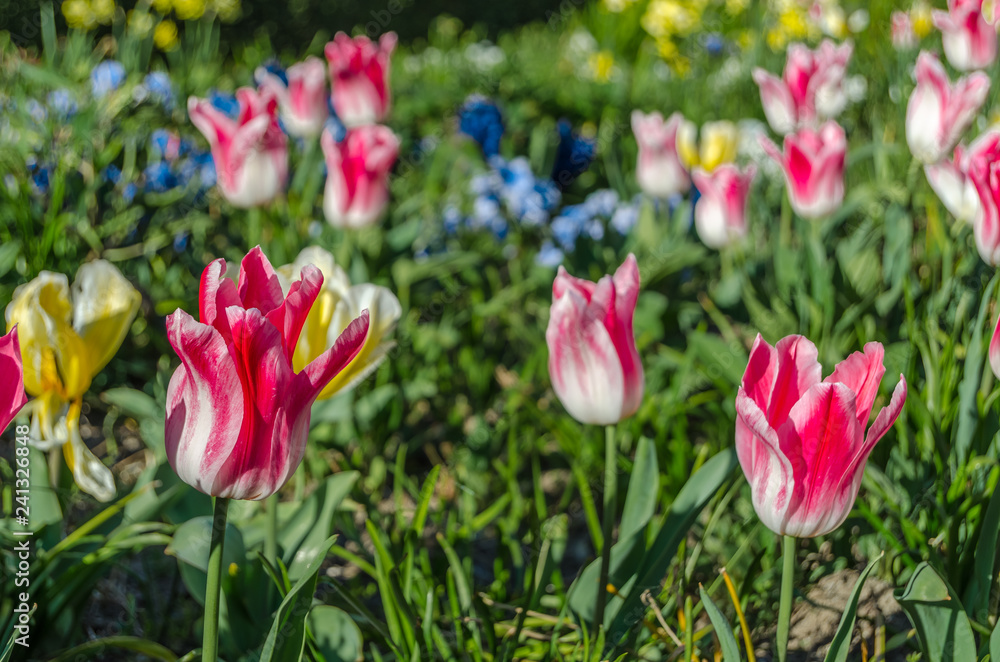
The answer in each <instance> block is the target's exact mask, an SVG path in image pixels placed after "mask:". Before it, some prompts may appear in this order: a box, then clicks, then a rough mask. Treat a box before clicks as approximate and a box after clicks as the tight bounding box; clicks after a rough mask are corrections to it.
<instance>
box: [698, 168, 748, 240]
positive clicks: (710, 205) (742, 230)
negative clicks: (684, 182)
mask: <svg viewBox="0 0 1000 662" xmlns="http://www.w3.org/2000/svg"><path fill="white" fill-rule="evenodd" d="M755 174H757V169H756V168H755V167H754V166H752V165H750V166H747V168H746V169H745V170H742V171H741V170H740V169H739V168H737V167H736V166H735V165H733V164H731V163H726V164H723V165H721V166H719V167H718V168H716V169H715V170H714V171H712V172H706V171H705V170H702V169H701V168H696V169H695V171H694V172H693V173H691V177H692V178H693V179H694V185H695V186H697V187H698V191H699V192H700V193H701V197H700V198H698V202H697V204H695V207H694V225H695V229H696V230H697V231H698V236H699V237H701V240H702V241H703V242H704V243H705V245H706V246H708V247H709V248H723V247H725V246H728V245H729V244H731V243H733V242H736V241H739V240H741V239H743V238H744V237H746V235H747V220H746V215H747V197H748V195H749V193H750V184H751V183H752V182H753V178H754V175H755Z"/></svg>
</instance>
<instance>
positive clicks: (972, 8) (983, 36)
mask: <svg viewBox="0 0 1000 662" xmlns="http://www.w3.org/2000/svg"><path fill="white" fill-rule="evenodd" d="M932 16H933V19H934V25H935V26H936V27H937V28H938V29H939V30H941V45H942V46H943V47H944V54H945V57H947V58H948V62H950V63H951V66H953V67H955V68H956V69H958V70H959V71H974V70H976V69H985V68H986V67H988V66H990V65H991V64H993V61H994V60H995V59H996V57H997V29H996V26H994V25H993V24H991V23H990V22H989V21H987V20H986V17H985V16H983V0H948V11H946V12H945V11H934V12H933V14H932Z"/></svg>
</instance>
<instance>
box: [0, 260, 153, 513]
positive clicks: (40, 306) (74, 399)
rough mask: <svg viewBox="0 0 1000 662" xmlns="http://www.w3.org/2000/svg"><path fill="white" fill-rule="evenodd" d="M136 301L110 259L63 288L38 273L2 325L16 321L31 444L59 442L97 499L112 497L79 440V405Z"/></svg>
mask: <svg viewBox="0 0 1000 662" xmlns="http://www.w3.org/2000/svg"><path fill="white" fill-rule="evenodd" d="M141 300H142V297H141V296H140V295H139V293H138V292H137V291H136V289H135V288H134V287H132V284H131V283H129V282H128V281H127V280H126V279H125V277H124V276H122V274H121V272H120V271H118V269H117V268H116V267H114V266H113V265H112V264H111V263H110V262H106V261H104V260H97V261H95V262H89V263H87V264H84V265H83V266H81V267H80V269H79V271H77V274H76V280H75V282H74V283H73V287H72V289H70V285H69V279H68V278H66V276H64V275H63V274H57V273H52V272H49V271H43V272H42V273H40V274H39V275H38V277H37V278H35V279H34V280H32V281H31V282H29V283H26V284H24V285H21V286H20V287H18V288H17V289H16V290H14V298H13V299H12V300H11V302H10V305H8V306H7V311H6V318H7V328H8V329H10V328H12V327H13V326H14V325H15V324H17V330H18V337H19V339H20V341H21V359H22V362H23V364H24V390H25V391H26V392H27V393H28V394H29V395H32V396H34V397H35V399H34V400H33V401H32V402H31V403H30V404H28V406H27V407H28V409H29V411H31V413H32V432H31V436H32V439H33V441H34V442H35V443H36V445H38V446H39V447H40V448H52V447H54V446H57V445H61V446H62V448H63V455H64V456H65V457H66V463H67V465H68V466H69V468H70V470H71V471H72V472H73V477H74V479H75V480H76V484H77V485H79V486H80V489H81V490H83V491H84V492H87V493H88V494H90V495H92V496H94V497H95V498H97V499H99V500H101V501H110V500H111V499H113V498H114V496H115V481H114V477H113V476H112V475H111V470H110V469H108V468H107V467H106V466H104V464H102V463H101V461H100V460H98V459H97V458H96V457H95V456H94V454H93V453H91V452H90V449H88V448H87V445H86V444H85V443H84V441H83V439H82V438H81V437H80V408H81V406H82V404H83V395H84V394H85V393H86V392H87V390H88V389H89V388H90V383H91V381H92V380H93V379H94V377H95V376H96V375H97V373H98V372H100V371H101V369H102V368H103V367H104V366H105V365H107V363H108V361H110V360H111V357H113V356H114V354H115V352H117V351H118V348H119V347H120V346H121V344H122V341H123V340H124V339H125V334H126V333H128V329H129V326H131V324H132V320H133V319H134V318H135V314H136V312H137V311H138V310H139V303H140V301H141Z"/></svg>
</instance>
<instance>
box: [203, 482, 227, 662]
mask: <svg viewBox="0 0 1000 662" xmlns="http://www.w3.org/2000/svg"><path fill="white" fill-rule="evenodd" d="M228 514H229V499H223V498H220V497H215V514H214V515H213V517H212V547H211V549H210V551H209V555H208V584H207V585H206V587H205V626H204V628H205V635H204V639H203V640H202V645H201V659H202V662H216V660H217V659H218V657H219V601H220V598H221V591H222V548H223V546H224V544H225V542H226V516H227V515H228Z"/></svg>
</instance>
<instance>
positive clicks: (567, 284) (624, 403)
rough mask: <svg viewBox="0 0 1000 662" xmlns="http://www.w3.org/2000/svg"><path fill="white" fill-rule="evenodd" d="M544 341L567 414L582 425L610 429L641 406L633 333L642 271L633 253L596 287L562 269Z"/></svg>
mask: <svg viewBox="0 0 1000 662" xmlns="http://www.w3.org/2000/svg"><path fill="white" fill-rule="evenodd" d="M552 296H553V299H552V309H551V311H550V317H549V326H548V329H547V330H546V331H545V340H546V342H547V343H548V346H549V377H550V378H551V379H552V387H553V389H555V392H556V395H557V396H559V400H560V401H561V402H562V403H563V406H564V407H565V408H566V411H568V412H569V414H570V415H571V416H572V417H573V418H575V419H576V420H578V421H580V422H581V423H594V424H597V425H612V424H614V423H617V422H618V421H620V420H622V419H624V418H628V417H629V416H631V415H632V414H634V413H635V412H636V410H637V409H638V408H639V405H640V403H641V402H642V392H643V373H642V362H641V361H640V360H639V352H638V351H637V350H636V347H635V338H634V337H633V335H632V318H633V316H634V315H635V304H636V300H637V298H638V296H639V267H638V264H637V263H636V260H635V256H634V255H631V254H630V255H629V256H628V257H627V258H626V259H625V262H624V263H623V264H622V265H621V266H620V267H619V268H618V271H616V272H615V275H614V277H611V276H605V277H603V278H602V279H601V280H600V281H598V282H597V283H592V282H590V281H587V280H583V279H581V278H574V277H573V276H570V275H569V274H568V273H566V270H565V269H563V268H562V267H559V273H558V274H557V275H556V280H555V282H554V283H553V284H552Z"/></svg>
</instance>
